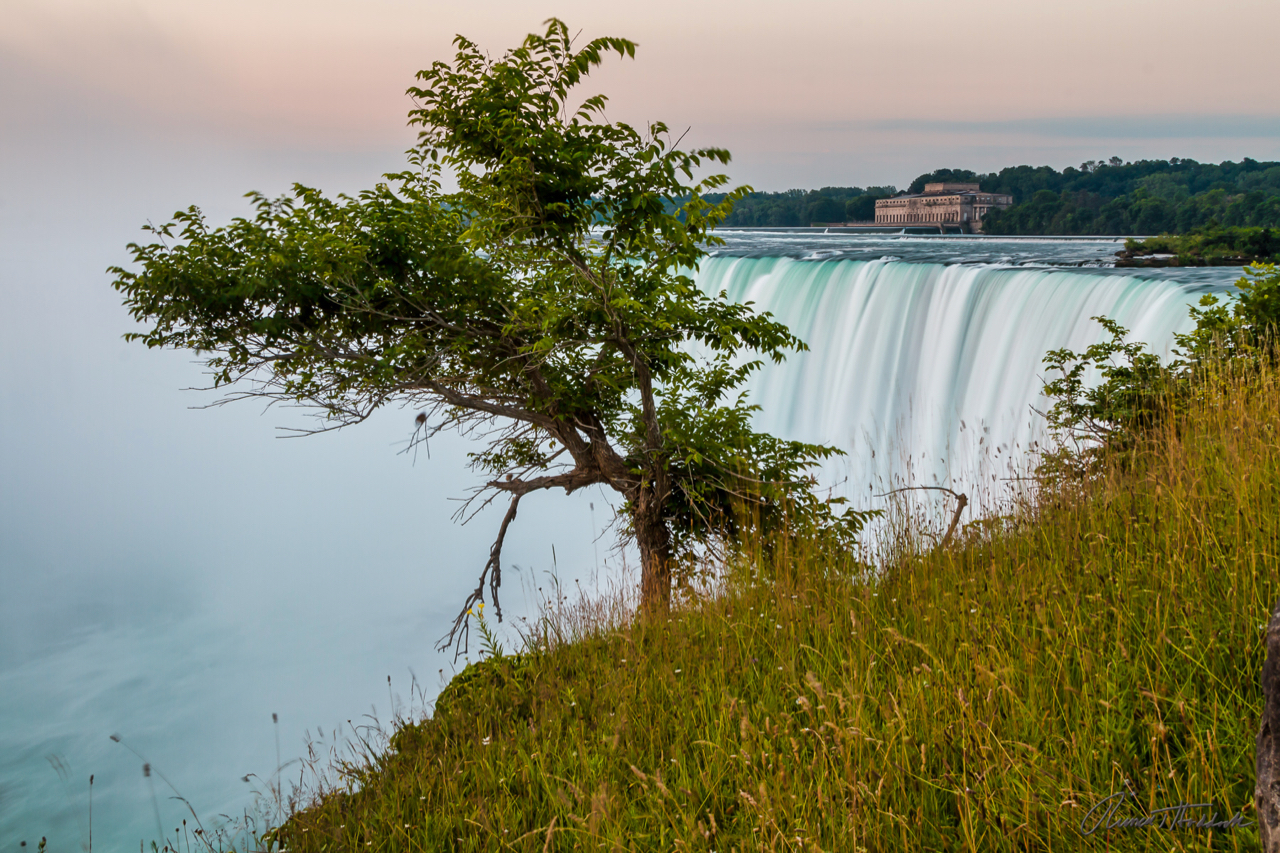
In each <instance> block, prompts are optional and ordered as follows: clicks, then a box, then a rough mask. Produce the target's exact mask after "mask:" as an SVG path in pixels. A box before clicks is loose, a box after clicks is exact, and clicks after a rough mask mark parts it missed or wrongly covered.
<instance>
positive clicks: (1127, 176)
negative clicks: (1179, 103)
mask: <svg viewBox="0 0 1280 853" xmlns="http://www.w3.org/2000/svg"><path fill="white" fill-rule="evenodd" d="M933 181H967V182H974V183H978V184H980V185H981V186H982V189H983V190H984V191H986V192H1000V193H1009V194H1011V195H1012V196H1013V199H1014V205H1013V206H1012V207H1010V208H1009V209H1008V210H1002V211H992V212H990V213H988V214H987V216H986V218H985V219H984V220H983V223H982V225H983V230H984V231H985V232H986V233H988V234H1042V235H1044V234H1085V235H1087V234H1118V235H1133V234H1165V233H1168V234H1184V233H1187V232H1188V231H1191V230H1193V229H1198V228H1205V227H1210V228H1212V227H1214V226H1218V225H1224V226H1231V225H1254V226H1267V227H1273V228H1274V227H1280V163H1274V162H1259V161H1257V160H1250V159H1248V158H1246V159H1244V160H1242V161H1241V162H1239V163H1233V162H1231V161H1227V162H1224V163H1218V164H1214V163H1197V162H1196V161H1195V160H1181V159H1178V158H1177V157H1174V158H1172V159H1170V160H1140V161H1138V162H1136V163H1125V162H1123V161H1122V160H1121V159H1120V158H1119V157H1112V158H1111V159H1110V160H1109V161H1089V162H1087V163H1082V164H1081V165H1080V167H1079V168H1075V167H1071V166H1068V167H1067V168H1066V169H1063V170H1062V171H1061V172H1059V171H1057V170H1056V169H1053V168H1050V167H1049V166H1039V167H1032V166H1012V167H1009V168H1006V169H1002V170H1001V171H999V172H993V173H990V174H977V173H975V172H972V171H969V170H967V169H939V170H937V171H935V172H931V173H929V174H926V175H921V176H920V177H918V178H916V179H915V180H914V181H912V182H911V185H910V187H908V188H907V192H912V193H916V192H921V191H922V190H923V189H924V185H925V184H926V183H929V182H933ZM896 192H897V190H896V188H894V187H870V188H867V189H865V190H864V189H861V188H859V187H823V188H822V189H820V190H809V191H805V190H789V191H787V192H781V193H752V194H751V195H750V196H748V197H747V198H745V199H743V200H742V201H740V202H739V203H738V205H737V207H736V208H735V209H734V212H733V214H732V215H731V216H730V217H729V219H728V220H727V221H726V222H725V224H726V225H774V226H787V225H810V224H813V223H830V222H845V221H847V222H854V221H864V222H865V221H869V220H871V219H874V218H875V200H876V198H883V197H885V196H890V195H894V194H895V193H896Z"/></svg>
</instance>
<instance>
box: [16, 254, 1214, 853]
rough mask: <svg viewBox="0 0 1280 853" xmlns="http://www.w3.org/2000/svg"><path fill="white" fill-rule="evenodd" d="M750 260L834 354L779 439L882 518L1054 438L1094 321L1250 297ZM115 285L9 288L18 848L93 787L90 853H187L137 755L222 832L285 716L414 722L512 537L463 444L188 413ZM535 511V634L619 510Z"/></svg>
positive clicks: (1028, 276)
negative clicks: (541, 590) (825, 446)
mask: <svg viewBox="0 0 1280 853" xmlns="http://www.w3.org/2000/svg"><path fill="white" fill-rule="evenodd" d="M726 239H727V241H728V245H726V246H724V247H722V248H721V249H720V250H718V254H717V256H716V257H715V258H713V259H711V260H710V261H708V262H707V263H706V264H705V265H704V267H703V269H702V270H701V272H700V273H699V281H700V283H701V284H702V286H703V287H704V288H705V289H707V290H708V291H719V290H724V291H726V292H727V293H728V294H729V296H730V297H731V298H733V299H749V300H753V301H754V302H756V303H757V305H759V306H760V307H762V308H765V309H767V310H770V311H772V312H774V313H775V314H776V315H777V316H778V317H780V318H781V319H783V320H784V321H786V322H787V323H788V324H790V325H791V326H792V328H793V329H795V331H796V332H797V333H798V334H799V335H800V336H801V337H802V338H804V339H805V340H806V341H808V343H809V344H810V346H811V348H812V350H811V352H808V353H804V354H801V355H797V356H794V357H792V358H791V359H790V360H789V361H788V362H787V363H786V364H784V365H782V366H781V367H772V366H771V367H768V368H767V369H766V370H765V372H764V373H762V374H761V375H760V376H759V378H758V379H757V381H756V383H755V387H754V393H755V398H754V399H755V401H756V402H758V403H759V404H760V405H761V406H762V407H763V410H762V413H761V416H760V417H761V423H762V425H764V426H765V427H767V428H769V429H772V430H775V431H777V432H779V433H781V434H784V435H787V436H792V437H796V438H803V439H808V440H816V441H824V442H829V443H833V444H837V445H839V446H841V447H844V448H845V449H847V450H848V451H849V452H850V455H849V456H848V457H847V458H846V459H845V460H843V461H842V462H840V463H837V464H835V465H833V466H832V467H831V469H830V470H829V471H827V472H825V475H826V476H825V478H824V479H825V480H826V481H827V482H829V483H835V482H837V481H841V480H843V484H842V485H841V486H839V487H840V488H841V489H843V490H844V491H846V492H847V493H848V494H850V495H851V496H852V497H854V498H855V500H857V501H858V502H859V503H863V504H866V505H873V501H872V499H871V498H870V497H869V494H870V493H871V492H872V491H874V492H879V491H881V490H882V487H883V484H885V483H893V482H897V481H898V480H899V479H901V478H903V477H906V476H908V475H909V476H911V477H913V478H914V479H913V480H912V481H913V482H922V483H933V482H935V480H936V482H939V483H946V484H951V485H953V486H955V487H957V488H961V489H962V490H964V489H969V490H972V489H974V487H975V486H976V484H977V482H986V481H987V479H986V478H989V477H990V476H992V475H993V474H997V475H998V474H999V473H1000V472H1001V471H1003V470H1004V468H1002V466H1003V465H1004V462H1003V461H1002V460H1003V459H1005V458H1008V457H1009V456H1011V455H1014V454H1016V453H1017V452H1018V451H1020V450H1021V449H1023V448H1025V447H1027V446H1029V444H1030V443H1031V442H1032V441H1035V440H1036V439H1037V437H1038V435H1039V432H1038V426H1037V423H1036V420H1035V418H1034V416H1033V415H1032V413H1031V408H1032V407H1033V406H1036V407H1040V404H1039V403H1038V395H1039V388H1040V378H1039V377H1040V359H1041V357H1042V356H1043V354H1044V352H1045V350H1047V349H1050V348H1053V347H1058V346H1071V347H1073V348H1076V349H1080V348H1082V347H1084V346H1086V345H1087V344H1088V343H1090V342H1092V341H1094V340H1097V339H1098V338H1099V334H1098V333H1099V332H1100V328H1099V327H1098V326H1097V324H1095V323H1092V322H1091V321H1090V320H1089V317H1090V316H1091V315H1094V314H1107V315H1110V316H1113V317H1115V318H1116V319H1117V320H1119V321H1120V322H1121V323H1122V324H1124V325H1126V326H1128V327H1129V328H1131V329H1133V330H1134V335H1135V337H1136V338H1137V339H1140V340H1144V341H1148V342H1150V343H1151V344H1152V345H1153V346H1154V347H1155V348H1156V349H1157V350H1159V351H1164V350H1166V349H1167V347H1168V346H1169V344H1170V342H1171V340H1172V334H1173V332H1174V331H1176V330H1179V329H1182V328H1185V327H1186V325H1187V321H1186V310H1185V306H1186V305H1187V304H1188V303H1189V302H1193V301H1194V300H1195V299H1197V298H1198V296H1199V293H1200V292H1202V291H1205V290H1220V289H1224V288H1225V287H1227V286H1228V285H1229V283H1230V282H1231V281H1232V280H1234V278H1235V277H1236V276H1237V275H1238V274H1239V273H1238V271H1236V270H1208V271H1203V270H1191V271H1188V270H1160V271H1153V273H1152V274H1145V273H1144V274H1143V275H1142V276H1135V275H1132V274H1128V275H1126V274H1121V273H1119V272H1117V271H1114V270H1108V269H1105V267H1104V265H1105V264H1106V263H1107V261H1108V259H1109V258H1110V257H1111V255H1112V253H1114V252H1115V251H1116V249H1117V248H1118V244H1117V243H1116V242H1114V241H1078V240H1072V241H1052V240H1040V241H1036V240H995V239H991V240H988V239H969V238H959V239H958V238H943V239H939V238H932V239H930V238H893V237H882V236H877V237H861V236H857V237H853V236H848V235H820V234H807V233H804V234H797V233H785V232H779V233H768V232H763V233H762V232H749V233H744V232H730V233H728V234H727V235H726ZM12 254H13V256H14V257H19V254H20V253H17V252H14V253H12ZM91 261H92V269H93V270H94V273H93V275H94V276H95V277H94V278H93V279H92V281H93V282H94V284H93V288H95V289H94V290H92V293H94V294H97V297H96V301H95V300H94V299H85V298H83V297H82V296H80V295H79V293H80V292H79V291H76V290H75V288H76V287H80V286H81V282H82V281H88V280H89V279H88V278H86V277H85V274H84V273H83V272H82V271H78V270H71V268H70V267H67V268H65V270H64V271H63V272H60V273H55V274H54V275H53V277H52V280H50V273H49V267H48V265H45V266H43V267H40V268H39V269H37V267H36V266H34V263H35V262H34V261H32V262H31V263H32V264H33V266H31V267H30V268H27V267H23V266H22V265H21V264H22V263H23V261H14V260H12V259H7V260H6V263H7V264H8V265H7V266H6V275H8V276H10V277H12V279H13V280H14V281H15V282H16V281H22V280H26V279H28V278H29V279H31V280H33V281H35V280H37V279H38V278H39V280H41V281H48V282H49V283H48V285H47V286H46V287H44V288H42V289H35V288H30V289H26V290H23V291H21V293H20V294H19V295H18V296H17V297H16V298H17V299H18V300H19V301H21V300H23V299H26V300H29V301H30V304H29V305H28V306H27V308H28V309H29V310H23V311H14V312H13V313H11V314H9V315H7V316H3V317H0V399H3V401H4V406H3V408H0V447H3V448H4V450H3V451H0V453H3V456H0V482H3V484H4V488H3V491H2V492H0V498H2V499H3V501H4V503H3V507H0V509H3V512H2V513H0V589H3V591H4V595H3V596H0V851H9V850H13V851H15V853H16V851H17V850H18V849H19V847H18V844H19V842H20V841H22V840H24V839H25V840H26V841H27V842H28V844H29V845H32V846H33V845H34V844H35V843H36V842H37V841H38V840H39V838H40V836H42V835H44V836H48V838H49V840H50V849H55V850H68V849H73V848H75V847H77V846H79V845H81V844H83V843H84V842H86V841H87V828H88V827H87V818H88V809H87V806H88V797H87V793H88V785H87V782H88V776H89V774H90V773H93V774H95V786H94V845H95V847H98V848H100V849H103V850H112V849H133V848H134V846H135V845H136V844H137V842H138V840H139V839H141V838H146V839H148V840H150V839H151V838H153V837H156V835H157V818H156V812H157V810H158V812H159V816H160V823H161V825H162V826H163V827H164V828H165V830H166V832H169V833H170V834H171V831H172V828H173V827H174V826H178V825H180V821H181V820H182V818H183V817H184V816H187V815H186V812H185V808H184V807H183V806H182V804H181V803H180V802H178V801H175V800H173V799H171V795H172V791H170V790H169V789H168V788H167V786H166V785H165V783H164V782H163V781H162V780H160V779H159V778H156V777H154V776H153V777H151V778H149V779H148V778H144V777H143V775H142V773H141V759H139V758H138V757H136V756H135V755H134V754H133V753H131V752H129V751H128V750H126V749H125V748H123V747H122V746H121V745H119V744H116V743H114V742H112V741H110V740H109V739H108V736H109V735H111V734H114V733H119V734H120V735H122V736H123V738H124V740H125V742H126V743H127V744H128V745H130V746H132V747H133V748H134V749H136V750H137V751H138V752H139V753H141V754H143V755H145V756H146V757H147V759H148V760H150V761H151V762H152V763H153V764H154V765H155V767H156V768H157V769H158V770H159V771H160V772H163V773H164V774H165V777H167V778H168V779H169V780H170V781H171V782H172V783H173V785H174V787H176V788H177V789H178V790H179V791H181V793H182V795H183V796H185V797H186V798H187V799H188V800H189V801H190V802H191V804H192V806H193V807H194V808H195V809H196V811H197V812H198V813H199V814H200V815H201V817H202V818H203V819H205V820H211V819H214V818H215V816H216V815H218V814H219V813H223V814H238V813H240V812H241V810H242V809H243V808H245V807H246V806H248V805H249V804H250V801H251V791H252V789H253V787H254V786H255V785H256V786H257V787H259V788H262V787H264V786H263V783H262V782H261V780H262V779H263V778H269V777H270V776H271V773H272V770H273V769H274V767H275V766H276V763H277V762H276V752H275V740H274V735H275V731H274V729H273V727H272V724H271V714H272V713H273V712H276V713H279V715H280V729H279V733H280V742H281V752H282V758H283V760H284V761H286V762H287V761H289V760H290V759H291V758H293V757H296V756H298V755H299V754H301V752H302V750H303V740H304V736H305V735H306V734H308V733H309V734H310V735H311V736H313V737H314V736H315V735H316V734H317V733H318V730H320V731H322V733H323V734H324V735H325V736H326V737H328V736H329V735H330V734H331V733H332V730H333V728H334V727H335V726H338V725H342V726H344V727H345V726H346V725H347V723H346V721H348V720H352V721H354V722H355V723H359V722H360V721H361V715H362V714H367V713H370V711H371V706H376V710H377V713H378V716H379V717H381V718H383V719H385V718H386V717H387V716H388V705H389V703H390V701H391V700H390V699H389V698H388V687H387V681H386V679H387V676H388V674H390V675H391V676H392V679H393V684H392V691H393V692H394V693H395V694H397V696H399V697H403V700H405V702H406V703H407V702H408V700H409V683H410V679H411V677H412V676H411V675H410V673H411V672H413V673H416V674H417V675H418V676H419V680H420V683H421V686H422V687H423V688H424V690H425V691H426V694H427V695H428V697H429V696H430V695H433V694H434V692H435V690H436V689H438V687H439V684H440V680H441V677H447V676H448V674H449V672H450V668H449V661H448V659H447V658H444V657H442V656H440V655H437V654H436V653H434V651H433V650H432V645H433V643H434V641H435V640H436V638H437V637H438V636H439V635H440V633H441V632H442V631H443V629H444V625H445V620H446V619H447V618H448V617H449V616H451V613H452V608H453V606H454V605H455V603H456V602H459V601H461V599H462V596H463V595H464V594H465V590H466V589H468V588H469V585H470V584H472V583H473V582H474V581H473V578H474V574H475V570H476V569H478V568H479V567H480V565H481V564H482V562H483V557H484V555H485V554H486V552H487V549H488V544H489V540H490V536H491V533H492V530H493V526H494V524H495V523H496V522H495V520H494V519H492V518H484V517H482V518H480V519H477V520H476V521H475V522H474V523H473V524H472V525H470V526H468V527H465V528H459V527H457V526H455V525H452V524H451V523H450V522H449V513H450V511H451V510H452V508H453V505H452V504H451V503H450V502H449V501H448V498H449V497H451V496H458V495H460V494H463V493H464V491H465V489H466V487H467V485H469V484H470V482H471V480H470V478H469V476H468V475H467V474H466V472H465V471H464V470H463V468H462V466H463V461H464V454H465V452H466V450H467V447H466V446H465V444H464V443H462V442H461V441H452V442H441V443H440V444H438V445H434V446H433V448H432V458H430V459H427V458H424V457H419V458H418V459H417V460H416V462H415V461H413V460H411V459H409V458H407V457H404V456H400V455H397V450H398V449H399V448H400V447H401V446H402V442H403V440H404V438H405V437H406V435H407V433H408V430H409V425H410V421H411V417H412V413H407V412H387V413H385V414H384V415H383V416H382V417H380V418H376V419H374V421H372V422H371V423H369V424H366V425H364V426H362V427H360V428H358V429H355V430H350V431H348V432H346V433H345V434H340V435H336V436H327V437H321V438H316V439H308V440H304V441H286V442H281V441H275V440H274V439H273V430H272V427H275V426H279V425H282V424H284V425H288V424H293V423H296V420H293V419H291V416H290V415H289V414H288V413H275V412H273V413H268V414H267V415H266V416H265V417H264V416H262V415H261V413H260V412H258V411H257V410H254V409H252V408H251V407H236V406H233V407H228V408H223V409H217V410H213V411H191V410H190V409H189V408H188V407H190V406H192V405H199V404H202V403H205V402H208V401H209V399H210V398H207V397H203V396H201V395H199V394H194V393H192V392H187V393H178V392H177V390H176V389H179V388H182V387H187V386H192V385H199V384H201V381H200V376H199V374H198V371H197V370H196V369H195V368H193V367H192V365H191V364H190V362H189V359H188V358H187V357H186V356H184V355H180V354H173V353H150V352H145V351H143V350H141V349H140V348H135V347H129V346H127V345H124V344H122V343H121V342H120V340H119V334H120V332H121V331H124V330H125V329H126V328H127V326H126V325H125V321H124V320H123V318H122V315H121V314H120V312H119V311H118V307H117V306H114V305H112V302H113V297H112V296H111V295H110V294H109V293H100V292H99V290H98V289H97V288H101V284H100V274H99V273H97V272H96V271H97V270H100V269H101V262H100V260H99V259H98V258H93V259H91ZM59 262H60V261H59V259H57V258H54V259H52V260H51V261H49V263H51V264H54V265H55V268H56V269H59V270H61V269H63V268H61V267H56V264H58V263H59ZM42 263H43V262H42ZM58 275H62V276H63V278H64V279H65V281H64V280H60V279H58V277H57V276H58ZM76 276H79V278H75V277H76ZM73 278H75V283H74V286H73V284H72V280H73ZM67 306H72V307H70V308H68V307H67ZM76 312H81V313H82V314H83V316H81V315H78V314H76ZM33 318H34V319H33ZM40 318H45V319H43V320H42V319H40ZM68 318H70V319H68ZM68 322H70V323H78V324H79V325H78V326H77V328H79V329H80V330H81V331H80V333H79V334H78V336H77V337H76V338H75V339H74V340H72V339H70V338H69V337H67V336H66V335H65V333H61V334H60V330H61V329H62V328H63V325H64V324H66V323H68ZM42 324H43V325H42ZM41 347H44V349H41ZM33 352H36V353H42V357H41V359H40V360H39V361H38V362H37V361H34V360H33V359H32V357H31V355H30V354H31V353H33ZM988 448H991V449H992V450H991V452H990V453H989V452H988ZM872 449H874V450H875V453H874V455H872V453H871V450H872ZM995 450H999V454H995V452H994V451H995ZM908 459H909V460H910V464H908V461H907V460H908ZM993 460H994V461H993ZM527 503H528V506H527V508H526V506H525V505H522V507H521V517H520V519H519V521H518V522H517V526H516V527H514V528H513V529H512V532H511V535H510V536H509V537H508V543H507V551H506V556H507V558H508V560H510V562H512V563H515V564H517V565H519V566H520V567H521V571H520V573H519V575H515V576H511V577H512V581H511V587H510V589H509V591H508V603H509V609H510V611H511V612H512V613H513V614H519V613H520V612H521V610H522V607H523V604H522V596H521V593H520V588H519V583H518V582H517V581H516V580H515V578H516V577H523V578H524V579H526V581H527V582H530V583H532V584H543V583H546V577H547V575H546V572H549V571H552V570H553V569H554V570H555V571H557V572H558V574H559V576H560V577H561V579H562V580H563V581H564V582H566V583H572V581H573V580H574V579H581V580H582V581H583V582H584V583H588V582H589V578H590V576H591V575H592V574H593V573H594V572H595V570H596V567H597V565H599V564H600V563H603V562H604V561H603V560H600V561H599V562H598V559H597V556H596V555H595V553H594V551H593V548H592V543H591V538H592V537H591V535H590V531H591V530H592V529H593V528H599V527H601V526H603V524H604V521H605V518H604V513H605V496H603V495H601V494H600V493H594V494H581V495H575V496H574V497H573V498H571V499H565V498H564V497H562V496H551V495H548V496H545V497H544V498H542V500H541V501H540V502H527ZM593 503H594V509H592V504H593ZM552 546H554V547H555V552H556V561H555V562H554V563H553V560H552ZM603 556H604V551H603V549H601V558H603ZM615 563H616V558H612V561H611V562H609V563H607V564H605V565H603V566H602V568H601V572H602V573H603V574H605V575H609V574H610V573H613V574H614V575H616V574H617V573H618V572H619V571H620V570H619V569H618V568H617V567H616V565H615ZM440 670H443V673H441V672H440ZM296 771H297V767H296V765H293V766H291V767H290V770H289V771H288V773H289V774H290V775H292V774H296ZM248 774H256V776H250V781H249V782H244V781H242V778H243V777H244V776H246V775H248ZM28 849H30V847H29V848H28Z"/></svg>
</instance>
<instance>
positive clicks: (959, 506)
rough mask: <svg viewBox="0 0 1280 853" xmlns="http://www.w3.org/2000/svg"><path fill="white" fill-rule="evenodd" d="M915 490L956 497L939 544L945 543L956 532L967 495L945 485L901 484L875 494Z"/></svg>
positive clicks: (884, 496) (885, 496)
mask: <svg viewBox="0 0 1280 853" xmlns="http://www.w3.org/2000/svg"><path fill="white" fill-rule="evenodd" d="M915 491H932V492H946V493H947V494H949V495H951V497H953V498H955V499H956V511H955V512H954V513H953V514H952V515H951V526H949V527H948V528H947V532H946V533H944V534H943V535H942V541H941V542H939V543H938V544H939V545H946V544H947V542H948V541H949V540H950V539H951V534H953V533H955V532H956V527H957V526H958V525H959V524H960V514H961V513H962V512H964V508H965V507H967V506H968V505H969V496H968V495H964V494H961V493H960V492H957V491H953V490H952V489H948V488H947V487H946V486H903V487H902V488H900V489H893V490H891V491H888V492H885V493H884V494H882V495H876V497H878V498H887V497H889V495H896V494H897V493H898V492H915Z"/></svg>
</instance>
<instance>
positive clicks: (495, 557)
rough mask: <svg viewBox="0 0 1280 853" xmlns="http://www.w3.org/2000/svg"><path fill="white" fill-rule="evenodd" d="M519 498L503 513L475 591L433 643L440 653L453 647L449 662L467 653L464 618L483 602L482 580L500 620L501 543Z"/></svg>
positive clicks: (468, 632) (468, 630)
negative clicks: (446, 630) (447, 629)
mask: <svg viewBox="0 0 1280 853" xmlns="http://www.w3.org/2000/svg"><path fill="white" fill-rule="evenodd" d="M520 497H521V496H520V494H518V493H517V494H515V495H513V496H512V498H511V505H510V506H509V507H507V514H506V515H505V516H503V519H502V526H501V527H499V528H498V538H497V539H495V540H494V542H493V545H492V546H491V547H490V548H489V560H488V562H486V563H485V564H484V569H483V570H482V571H481V572H480V582H479V583H478V584H476V588H475V589H474V590H472V591H471V594H470V595H468V596H467V600H466V601H464V602H463V604H462V610H461V612H459V613H458V616H457V618H455V619H454V620H453V627H451V628H450V629H449V633H448V634H446V635H445V636H444V637H442V638H441V639H440V642H439V643H437V644H436V651H440V652H442V651H444V650H445V649H447V648H449V647H450V646H453V647H454V652H453V659H454V661H455V662H456V661H457V660H458V657H459V656H460V655H464V654H466V653H467V649H468V644H469V641H470V639H471V623H470V622H468V621H467V617H468V616H470V615H471V608H472V607H473V606H474V605H475V604H476V603H477V602H479V603H484V584H485V580H486V578H487V579H488V581H489V593H490V594H491V595H492V596H493V612H494V613H496V614H497V615H498V621H499V622H501V621H502V604H501V603H500V602H499V600H498V587H500V586H501V585H502V542H503V540H504V539H506V538H507V528H508V527H510V526H511V522H512V521H514V520H515V517H516V510H517V509H518V508H519V506H520ZM459 632H461V642H455V641H457V640H458V639H459Z"/></svg>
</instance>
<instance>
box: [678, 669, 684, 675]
mask: <svg viewBox="0 0 1280 853" xmlns="http://www.w3.org/2000/svg"><path fill="white" fill-rule="evenodd" d="M682 672H684V670H682V669H677V670H676V675H679V674H680V673H682Z"/></svg>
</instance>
